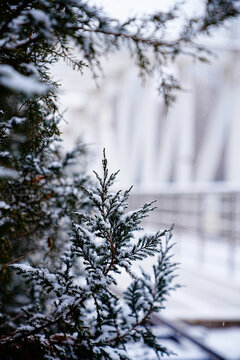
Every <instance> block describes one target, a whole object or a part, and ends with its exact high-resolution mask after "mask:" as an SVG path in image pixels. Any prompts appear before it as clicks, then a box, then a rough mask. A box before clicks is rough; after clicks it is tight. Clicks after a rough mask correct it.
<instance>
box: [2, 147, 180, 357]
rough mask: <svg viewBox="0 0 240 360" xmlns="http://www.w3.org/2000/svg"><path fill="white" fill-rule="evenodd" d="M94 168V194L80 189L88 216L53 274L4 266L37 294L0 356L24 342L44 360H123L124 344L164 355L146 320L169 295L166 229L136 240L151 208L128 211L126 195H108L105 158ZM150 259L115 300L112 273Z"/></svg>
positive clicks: (76, 229)
mask: <svg viewBox="0 0 240 360" xmlns="http://www.w3.org/2000/svg"><path fill="white" fill-rule="evenodd" d="M102 168H103V174H102V176H100V175H98V174H96V178H97V182H98V183H97V184H96V188H95V189H94V188H93V189H92V190H89V189H86V188H84V191H85V193H86V195H87V196H88V197H89V200H90V204H91V212H89V213H88V214H82V213H75V214H74V219H75V220H74V221H73V227H72V235H71V238H70V240H71V246H70V247H69V249H68V250H67V251H65V253H64V254H63V256H62V257H61V259H60V264H59V266H58V268H57V269H56V271H55V272H54V273H53V272H52V271H49V270H48V269H47V268H44V267H40V268H36V267H33V266H31V265H28V264H13V265H12V268H14V269H16V270H17V272H18V273H19V274H21V275H22V276H23V277H24V278H26V279H27V280H28V281H30V282H31V283H32V284H33V286H34V288H35V290H36V289H37V291H35V301H34V304H33V305H32V306H30V307H29V306H28V307H27V308H25V309H23V311H24V313H25V315H26V323H25V324H22V325H21V326H20V327H19V328H18V329H17V331H16V332H15V333H13V334H12V335H9V336H8V337H7V338H6V337H4V338H0V348H1V347H2V349H3V351H6V349H7V350H8V351H10V352H11V351H12V347H15V346H18V347H19V348H20V349H23V348H24V346H26V344H28V345H29V344H30V343H31V344H35V346H37V348H40V349H41V351H42V354H43V356H44V358H48V359H57V358H59V359H77V358H78V357H79V356H81V358H84V359H112V358H114V359H119V360H121V359H129V357H128V353H127V348H126V345H127V344H128V343H131V342H142V343H144V344H145V345H146V346H148V347H150V348H151V349H153V350H154V351H155V352H156V356H157V358H158V357H159V356H160V355H162V354H164V353H165V354H166V353H167V350H166V349H165V348H164V347H163V346H161V345H160V344H159V341H158V339H157V337H156V336H155V335H154V334H153V332H152V330H151V327H150V326H149V320H150V318H151V315H152V314H153V313H154V312H159V311H161V309H162V308H163V306H164V302H165V300H166V298H167V296H168V294H169V291H170V290H172V289H174V288H175V286H174V285H173V279H174V276H175V275H174V271H175V268H176V264H175V263H174V262H172V260H171V253H170V250H171V248H172V245H171V244H170V239H171V235H170V230H165V231H159V232H157V233H156V234H149V235H147V234H146V235H144V236H142V237H140V238H139V239H138V240H137V239H136V231H138V230H142V228H141V227H140V223H141V220H142V219H143V218H144V217H146V216H148V214H149V212H151V211H152V210H153V209H154V208H153V206H152V204H153V203H148V204H145V205H144V206H142V207H141V208H140V209H138V210H135V211H128V210H127V207H128V203H127V199H128V197H129V193H130V190H127V191H125V192H123V193H122V192H121V191H117V192H113V191H111V185H112V184H113V182H114V180H115V178H116V175H117V173H118V172H116V173H113V174H110V175H109V173H108V166H107V159H106V155H105V151H104V153H103V161H102ZM76 218H77V220H76ZM155 254H158V259H157V263H156V265H155V266H154V267H153V271H152V274H149V273H148V272H146V271H145V270H142V271H141V276H140V277H137V276H136V275H134V276H133V277H134V278H133V279H132V281H131V283H130V285H129V286H128V287H127V288H126V290H125V291H124V292H123V294H122V296H120V297H119V296H117V295H116V293H115V290H114V289H115V288H116V285H117V282H116V278H115V274H116V273H120V272H121V271H122V270H123V269H125V270H126V271H127V272H129V273H130V274H132V264H133V263H134V262H135V261H141V260H143V259H144V258H146V257H149V256H154V255H155ZM79 354H81V355H79Z"/></svg>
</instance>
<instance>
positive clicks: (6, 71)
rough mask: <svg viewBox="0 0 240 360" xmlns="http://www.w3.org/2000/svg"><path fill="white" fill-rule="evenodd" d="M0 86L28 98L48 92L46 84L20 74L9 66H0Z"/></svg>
mask: <svg viewBox="0 0 240 360" xmlns="http://www.w3.org/2000/svg"><path fill="white" fill-rule="evenodd" d="M0 86H4V87H6V88H7V89H9V90H13V91H16V92H20V93H23V94H25V95H28V96H31V95H34V94H38V95H43V94H44V93H46V91H47V90H48V86H47V85H46V84H43V83H41V82H39V81H38V80H36V79H34V78H33V77H27V76H24V75H22V74H20V73H19V72H18V71H16V70H15V69H14V68H13V67H12V66H10V65H0Z"/></svg>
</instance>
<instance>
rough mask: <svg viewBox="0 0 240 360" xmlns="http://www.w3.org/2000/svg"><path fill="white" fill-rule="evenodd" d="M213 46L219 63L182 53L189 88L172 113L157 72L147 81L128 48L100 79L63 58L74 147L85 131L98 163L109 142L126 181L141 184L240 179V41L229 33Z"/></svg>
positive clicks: (68, 130)
mask: <svg viewBox="0 0 240 360" xmlns="http://www.w3.org/2000/svg"><path fill="white" fill-rule="evenodd" d="M209 47H210V48H211V49H212V50H213V51H214V52H215V53H216V54H217V55H218V58H217V59H213V61H212V64H210V65H206V64H199V63H198V64H193V63H192V62H191V60H190V59H186V58H182V59H181V60H180V61H178V62H177V64H176V65H175V67H174V72H175V73H176V75H177V77H178V78H179V79H180V82H181V83H182V85H183V87H184V88H185V89H186V92H182V93H179V94H178V100H177V102H176V103H175V104H174V105H173V106H172V108H170V110H169V112H168V114H167V116H166V115H165V114H164V105H163V103H162V100H161V98H160V97H159V95H158V93H157V91H156V85H157V83H156V82H155V80H154V79H150V80H148V81H147V82H146V83H145V85H143V84H142V83H141V80H140V79H139V77H138V74H137V69H136V67H135V65H134V64H133V62H132V60H131V59H130V58H129V57H128V56H127V54H125V53H124V52H123V53H120V54H117V55H113V56H112V57H110V58H109V59H108V61H106V63H105V64H104V72H105V73H104V74H103V77H102V78H99V79H98V86H97V84H96V83H95V82H94V80H93V79H91V77H90V76H89V75H83V76H82V75H79V74H76V73H74V72H73V71H72V70H71V69H66V68H65V67H63V65H62V64H60V65H59V67H58V68H55V69H54V72H55V74H57V75H56V76H55V77H56V78H60V79H61V80H62V82H63V88H64V93H63V94H62V96H61V103H62V108H66V107H68V108H69V110H68V111H67V113H66V118H67V120H68V121H69V125H67V126H66V127H65V129H64V138H65V142H66V144H67V147H70V146H71V144H73V143H74V141H75V140H76V138H77V137H79V136H80V135H82V136H83V139H84V141H86V142H87V143H90V144H92V146H90V149H91V148H92V149H93V150H94V152H95V154H96V159H95V161H96V164H99V163H100V162H99V159H100V158H101V155H102V149H103V148H104V147H105V148H106V149H107V154H108V157H109V160H110V163H112V164H114V165H113V167H114V168H115V169H116V168H120V169H121V180H122V182H123V183H124V184H126V185H130V184H134V185H137V186H140V188H141V189H142V190H149V189H152V188H155V189H156V188H159V187H160V186H161V184H165V183H169V182H171V183H176V184H189V183H192V182H194V183H199V182H201V183H202V182H204V183H205V182H214V181H224V182H231V183H236V182H237V183H238V182H239V181H240V166H239V165H238V158H239V154H240V141H239V138H240V121H239V117H240V112H239V110H240V109H239V99H240V83H239V76H240V42H239V41H238V40H237V39H231V40H230V39H229V37H228V36H225V37H224V38H222V39H217V38H216V39H215V40H213V41H211V45H209ZM63 71H64V72H66V74H65V75H63ZM91 167H96V165H95V164H92V165H91Z"/></svg>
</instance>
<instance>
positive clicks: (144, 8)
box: [91, 0, 201, 20]
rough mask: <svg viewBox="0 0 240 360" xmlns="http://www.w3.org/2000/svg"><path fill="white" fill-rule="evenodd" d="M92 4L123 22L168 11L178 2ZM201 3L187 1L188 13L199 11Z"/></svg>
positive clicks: (144, 0) (104, 0)
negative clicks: (148, 14) (154, 12)
mask: <svg viewBox="0 0 240 360" xmlns="http://www.w3.org/2000/svg"><path fill="white" fill-rule="evenodd" d="M91 3H92V4H96V5H97V6H102V7H103V8H104V9H105V11H106V12H107V13H109V14H110V15H112V16H113V17H116V18H119V19H121V20H123V19H126V18H127V17H129V16H133V15H140V14H143V13H151V12H153V11H154V10H161V11H166V10H167V9H168V8H169V7H170V6H172V5H173V4H174V3H176V0H92V1H91ZM200 3H201V1H200V0H195V1H194V2H193V1H189V0H188V1H186V5H185V8H186V7H187V10H188V11H195V9H196V8H198V9H199V5H200Z"/></svg>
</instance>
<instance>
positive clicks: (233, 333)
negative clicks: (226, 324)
mask: <svg viewBox="0 0 240 360" xmlns="http://www.w3.org/2000/svg"><path fill="white" fill-rule="evenodd" d="M187 330H188V333H190V334H191V335H192V336H194V337H195V338H197V339H198V340H200V341H201V342H202V343H203V344H204V345H207V346H208V347H209V348H210V349H211V350H213V351H215V352H216V353H217V354H218V355H219V356H222V357H223V358H226V359H228V360H239V359H240V346H239V339H240V328H230V329H206V328H204V327H191V328H188V329H187ZM155 334H156V335H158V336H159V342H160V343H161V344H162V345H163V346H165V347H166V348H167V349H168V351H169V352H170V356H169V358H167V357H166V359H169V360H175V359H176V360H208V359H210V357H209V355H208V354H207V353H206V352H205V351H204V350H202V349H200V348H199V347H198V346H197V345H195V344H193V343H191V342H190V340H188V339H184V338H181V337H180V338H179V339H178V340H179V342H177V341H175V340H173V339H166V338H165V337H166V336H168V335H172V334H171V333H170V332H169V330H168V329H167V328H165V327H156V329H155ZM128 352H129V355H130V357H131V359H132V360H139V359H141V360H151V359H155V358H156V357H154V352H153V351H152V350H150V349H147V348H145V347H144V346H142V347H141V345H140V344H135V345H129V346H128Z"/></svg>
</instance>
